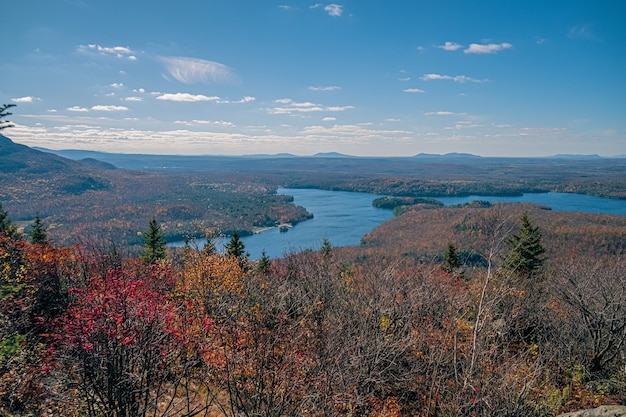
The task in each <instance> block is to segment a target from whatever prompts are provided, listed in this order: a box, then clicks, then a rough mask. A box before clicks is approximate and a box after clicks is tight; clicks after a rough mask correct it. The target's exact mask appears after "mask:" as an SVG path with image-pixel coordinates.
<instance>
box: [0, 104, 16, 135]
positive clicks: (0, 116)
mask: <svg viewBox="0 0 626 417" xmlns="http://www.w3.org/2000/svg"><path fill="white" fill-rule="evenodd" d="M15 106H16V104H3V105H1V106H0V130H2V129H6V128H8V127H13V124H12V123H11V122H9V121H8V120H4V118H5V117H6V116H10V115H11V114H12V113H10V112H8V111H7V110H8V109H10V108H11V107H15Z"/></svg>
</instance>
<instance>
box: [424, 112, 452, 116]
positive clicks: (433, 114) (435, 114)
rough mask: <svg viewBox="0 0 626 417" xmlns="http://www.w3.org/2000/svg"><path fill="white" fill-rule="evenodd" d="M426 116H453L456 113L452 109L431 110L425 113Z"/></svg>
mask: <svg viewBox="0 0 626 417" xmlns="http://www.w3.org/2000/svg"><path fill="white" fill-rule="evenodd" d="M424 114H425V115H426V116H453V115H455V114H456V113H455V112H452V111H429V112H427V113H424Z"/></svg>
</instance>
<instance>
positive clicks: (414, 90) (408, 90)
mask: <svg viewBox="0 0 626 417" xmlns="http://www.w3.org/2000/svg"><path fill="white" fill-rule="evenodd" d="M402 91H403V92H405V93H425V91H424V90H422V89H419V88H407V89H405V90H402Z"/></svg>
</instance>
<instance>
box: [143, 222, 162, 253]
mask: <svg viewBox="0 0 626 417" xmlns="http://www.w3.org/2000/svg"><path fill="white" fill-rule="evenodd" d="M143 238H144V241H145V242H144V247H145V252H144V254H143V256H142V258H143V259H144V260H145V261H146V262H148V263H153V262H155V261H157V260H160V259H165V243H166V242H165V239H164V237H163V232H162V231H161V226H159V224H158V223H157V221H156V219H155V218H154V217H153V218H152V220H150V225H149V226H148V231H147V232H145V233H144V235H143Z"/></svg>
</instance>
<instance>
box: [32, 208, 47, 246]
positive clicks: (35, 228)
mask: <svg viewBox="0 0 626 417" xmlns="http://www.w3.org/2000/svg"><path fill="white" fill-rule="evenodd" d="M28 235H29V236H30V243H32V244H33V245H37V244H40V245H47V244H48V234H47V233H46V228H45V227H44V225H43V222H42V221H41V217H39V213H37V214H36V215H35V221H34V222H33V223H32V224H31V228H30V231H29V232H28Z"/></svg>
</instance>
